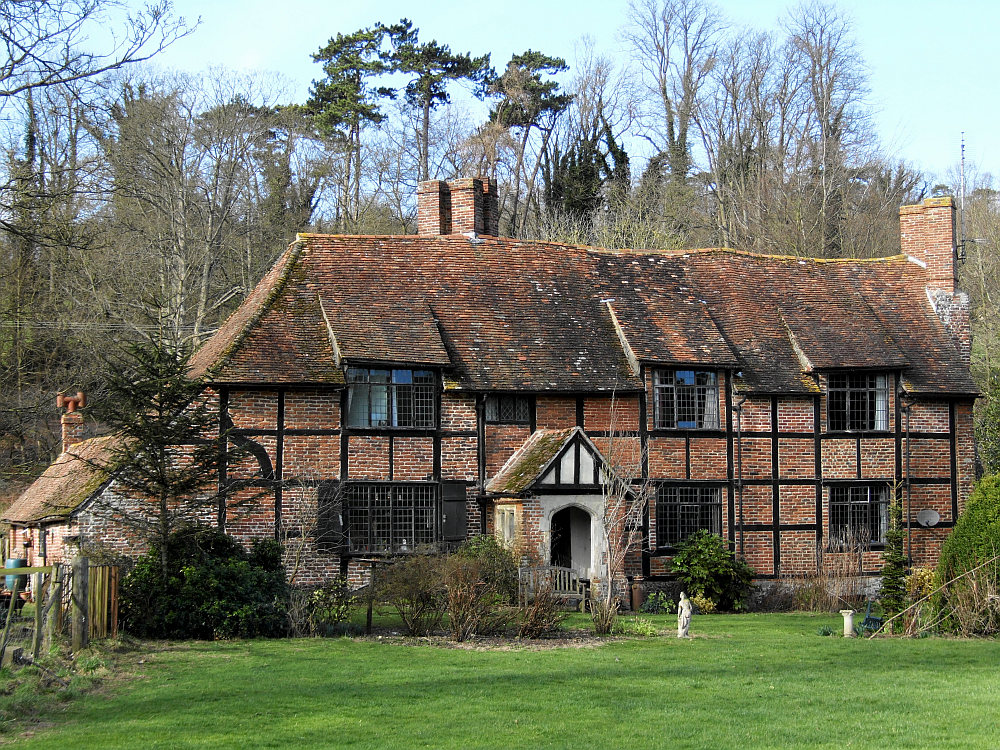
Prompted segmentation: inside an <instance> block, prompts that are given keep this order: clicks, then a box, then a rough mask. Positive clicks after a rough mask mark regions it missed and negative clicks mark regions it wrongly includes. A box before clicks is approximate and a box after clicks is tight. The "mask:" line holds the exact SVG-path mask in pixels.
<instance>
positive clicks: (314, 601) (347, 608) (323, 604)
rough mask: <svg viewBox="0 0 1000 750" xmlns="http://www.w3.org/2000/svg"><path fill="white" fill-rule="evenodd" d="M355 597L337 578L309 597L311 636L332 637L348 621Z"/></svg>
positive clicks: (341, 580)
mask: <svg viewBox="0 0 1000 750" xmlns="http://www.w3.org/2000/svg"><path fill="white" fill-rule="evenodd" d="M356 600H357V597H356V596H355V595H354V593H353V592H352V591H351V589H350V588H349V587H348V585H347V579H346V578H344V577H343V576H338V577H337V578H334V579H333V580H331V581H328V582H327V583H326V584H324V585H323V586H320V587H319V588H318V589H314V590H313V592H312V593H311V594H310V595H309V629H310V632H312V633H313V634H318V635H332V634H333V633H334V632H336V629H337V626H338V625H341V624H343V623H345V622H347V621H348V619H350V617H351V609H352V608H353V606H354V602H355V601H356Z"/></svg>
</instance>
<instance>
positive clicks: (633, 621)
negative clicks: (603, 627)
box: [618, 617, 660, 638]
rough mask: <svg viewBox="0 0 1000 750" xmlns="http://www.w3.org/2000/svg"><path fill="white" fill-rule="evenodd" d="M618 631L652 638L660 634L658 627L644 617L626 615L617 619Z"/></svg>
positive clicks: (623, 633)
mask: <svg viewBox="0 0 1000 750" xmlns="http://www.w3.org/2000/svg"><path fill="white" fill-rule="evenodd" d="M618 632H619V633H621V634H622V635H632V636H638V637H639V638H654V637H656V636H658V635H659V634H660V630H659V628H657V627H656V626H655V625H654V624H653V623H652V622H650V621H649V620H647V619H646V618H645V617H628V618H623V619H621V620H619V621H618Z"/></svg>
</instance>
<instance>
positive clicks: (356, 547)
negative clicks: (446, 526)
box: [341, 482, 439, 553]
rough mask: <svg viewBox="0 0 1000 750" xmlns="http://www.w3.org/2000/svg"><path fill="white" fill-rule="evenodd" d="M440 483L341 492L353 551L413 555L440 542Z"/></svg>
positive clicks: (375, 486) (351, 488)
mask: <svg viewBox="0 0 1000 750" xmlns="http://www.w3.org/2000/svg"><path fill="white" fill-rule="evenodd" d="M438 489H439V486H438V485H437V484H431V483H426V482H425V483H409V484H388V483H356V484H346V485H344V487H343V491H342V492H341V503H342V507H343V523H344V526H343V528H344V531H343V533H344V537H345V545H344V546H346V547H347V549H348V550H349V551H351V552H368V553H375V552H412V551H414V550H415V549H419V548H422V547H427V546H428V545H432V544H435V543H436V542H437V541H438V533H437V527H438V524H437V508H438Z"/></svg>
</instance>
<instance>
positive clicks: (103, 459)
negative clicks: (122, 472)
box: [3, 435, 117, 524]
mask: <svg viewBox="0 0 1000 750" xmlns="http://www.w3.org/2000/svg"><path fill="white" fill-rule="evenodd" d="M116 441H117V437H116V436H114V435H105V436H104V437H96V438H90V439H89V440H84V441H83V442H80V443H77V444H76V445H72V446H70V448H69V450H67V451H66V452H64V453H62V454H61V455H60V456H59V458H57V459H56V460H55V461H54V462H53V463H52V464H50V465H49V467H48V468H47V469H46V470H45V471H44V472H42V475H41V476H39V477H38V479H36V480H35V481H34V482H32V483H31V484H30V485H29V486H28V489H26V490H25V491H24V493H23V494H22V495H21V496H20V497H19V498H18V499H17V500H15V501H14V503H13V504H12V505H11V506H10V507H9V508H8V509H7V511H6V512H5V513H4V514H3V520H4V521H7V522H8V523H19V524H31V523H39V522H44V521H54V520H59V519H62V518H65V517H67V516H68V515H69V514H70V513H72V512H73V511H74V510H76V509H77V507H79V506H80V504H81V503H83V502H84V501H86V500H87V499H89V498H90V497H91V496H92V495H93V494H94V493H95V492H97V491H98V490H99V489H100V488H101V486H102V485H103V484H104V483H105V482H106V481H107V479H108V473H107V472H106V471H104V470H103V469H101V468H99V467H101V466H106V465H107V462H108V461H109V460H110V459H111V455H112V451H113V448H114V446H115V444H116Z"/></svg>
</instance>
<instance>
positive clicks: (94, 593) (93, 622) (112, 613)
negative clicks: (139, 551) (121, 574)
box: [87, 565, 118, 638]
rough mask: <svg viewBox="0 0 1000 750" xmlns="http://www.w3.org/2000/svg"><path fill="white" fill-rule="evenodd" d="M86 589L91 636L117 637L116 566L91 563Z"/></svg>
mask: <svg viewBox="0 0 1000 750" xmlns="http://www.w3.org/2000/svg"><path fill="white" fill-rule="evenodd" d="M89 579H90V580H89V582H88V590H87V609H88V611H89V615H90V637H91V638H108V637H109V636H110V637H111V638H117V637H118V566H117V565H91V566H90V575H89Z"/></svg>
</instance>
